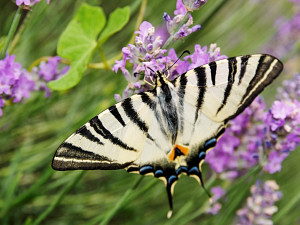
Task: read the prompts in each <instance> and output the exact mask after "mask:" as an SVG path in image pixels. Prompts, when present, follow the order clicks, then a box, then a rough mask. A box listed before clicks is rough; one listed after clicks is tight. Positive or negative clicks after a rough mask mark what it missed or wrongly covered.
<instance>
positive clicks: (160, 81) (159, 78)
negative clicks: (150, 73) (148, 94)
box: [155, 71, 170, 87]
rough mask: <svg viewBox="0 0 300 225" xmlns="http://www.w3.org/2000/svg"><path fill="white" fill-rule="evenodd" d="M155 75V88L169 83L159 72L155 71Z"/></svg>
mask: <svg viewBox="0 0 300 225" xmlns="http://www.w3.org/2000/svg"><path fill="white" fill-rule="evenodd" d="M155 75H156V86H157V87H162V86H164V85H167V84H168V83H170V82H169V81H168V79H167V77H166V76H165V75H164V74H163V73H162V72H161V71H156V72H155Z"/></svg>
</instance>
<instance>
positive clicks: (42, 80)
mask: <svg viewBox="0 0 300 225" xmlns="http://www.w3.org/2000/svg"><path fill="white" fill-rule="evenodd" d="M60 62H61V58H60V57H59V56H54V57H50V58H48V61H47V62H45V61H42V62H41V63H40V65H39V68H37V67H34V68H33V69H32V71H31V76H32V78H33V79H34V81H35V88H34V90H35V91H45V92H46V93H45V97H49V96H50V89H49V88H48V87H47V82H49V81H52V80H57V79H58V78H60V77H61V76H63V75H64V74H66V73H67V72H68V70H69V66H65V67H63V68H61V69H60V68H59V67H60Z"/></svg>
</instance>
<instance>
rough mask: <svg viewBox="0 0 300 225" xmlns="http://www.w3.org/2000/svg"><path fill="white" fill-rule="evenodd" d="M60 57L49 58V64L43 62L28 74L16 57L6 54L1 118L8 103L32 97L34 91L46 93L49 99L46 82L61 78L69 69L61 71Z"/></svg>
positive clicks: (0, 82)
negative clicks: (59, 67) (59, 65)
mask: <svg viewBox="0 0 300 225" xmlns="http://www.w3.org/2000/svg"><path fill="white" fill-rule="evenodd" d="M59 62H60V58H59V57H57V56H56V57H53V58H49V59H48V62H47V63H46V62H42V63H41V64H40V66H39V68H37V67H36V68H34V69H33V70H32V71H31V72H28V71H27V70H25V69H24V68H22V66H21V64H20V63H17V62H15V56H14V55H9V54H6V57H5V58H4V59H3V60H0V116H2V114H3V112H2V108H3V107H4V106H5V105H6V102H8V101H12V102H13V103H18V102H21V101H23V100H24V99H27V98H29V97H30V94H31V92H33V91H46V97H49V95H50V90H49V88H48V87H47V84H46V82H48V81H50V80H54V79H57V78H59V77H60V76H61V75H63V74H64V73H66V72H67V70H68V67H65V68H63V69H61V70H59V69H58V68H57V67H58V64H59Z"/></svg>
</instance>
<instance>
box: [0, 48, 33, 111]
mask: <svg viewBox="0 0 300 225" xmlns="http://www.w3.org/2000/svg"><path fill="white" fill-rule="evenodd" d="M33 89H34V81H33V80H32V79H31V78H30V76H29V74H28V72H27V71H26V70H24V69H22V66H21V64H19V63H17V62H15V56H14V55H11V56H10V55H8V54H6V57H5V58H4V59H3V60H0V116H1V115H2V109H1V107H4V105H5V100H12V101H13V102H20V101H21V100H22V99H25V98H28V97H29V95H30V92H31V91H32V90H33Z"/></svg>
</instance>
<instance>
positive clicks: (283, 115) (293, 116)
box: [264, 100, 300, 173]
mask: <svg viewBox="0 0 300 225" xmlns="http://www.w3.org/2000/svg"><path fill="white" fill-rule="evenodd" d="M299 109H300V102H298V101H297V100H294V101H287V100H285V101H284V100H282V101H275V102H274V103H273V105H272V107H271V109H270V110H269V112H268V114H267V117H266V122H267V129H266V137H265V150H266V152H267V154H268V161H267V162H266V163H265V165H264V169H265V170H267V171H268V172H269V173H275V172H278V171H280V170H281V163H282V161H283V160H284V159H285V158H286V157H287V156H288V155H289V152H290V151H293V150H294V149H295V148H296V146H297V145H298V144H299V143H300V110H299Z"/></svg>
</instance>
